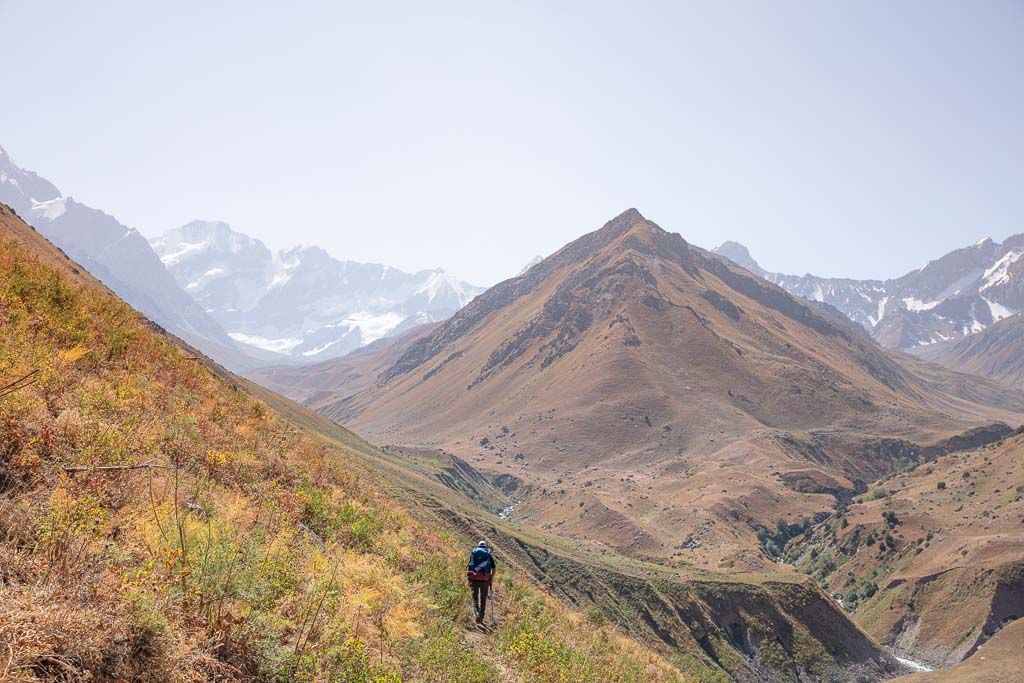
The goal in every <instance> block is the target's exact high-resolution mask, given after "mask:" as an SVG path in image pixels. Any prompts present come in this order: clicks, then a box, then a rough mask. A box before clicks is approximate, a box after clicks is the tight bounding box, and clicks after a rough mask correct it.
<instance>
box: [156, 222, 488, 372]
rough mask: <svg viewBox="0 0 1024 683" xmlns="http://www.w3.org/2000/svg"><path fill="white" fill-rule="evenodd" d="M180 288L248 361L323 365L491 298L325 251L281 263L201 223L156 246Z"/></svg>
mask: <svg viewBox="0 0 1024 683" xmlns="http://www.w3.org/2000/svg"><path fill="white" fill-rule="evenodd" d="M151 244H152V246H153V249H154V250H155V251H156V253H157V254H158V255H159V257H160V260H161V261H162V262H163V264H164V266H165V267H166V268H167V270H168V271H169V272H170V273H171V275H172V276H173V278H174V280H175V281H176V282H177V284H178V285H179V286H180V287H181V288H182V289H184V290H185V291H186V292H188V293H189V294H190V295H191V296H192V297H193V298H194V299H195V300H196V301H198V302H199V303H200V304H201V305H202V306H203V308H204V309H205V311H206V313H207V314H209V315H210V316H211V317H212V318H213V319H214V320H216V321H217V322H218V323H219V324H220V325H221V326H223V327H224V329H226V330H227V331H228V335H229V336H230V337H231V339H233V340H234V342H235V343H236V344H238V345H239V346H240V347H241V348H242V349H244V350H245V352H246V353H248V354H250V355H253V356H256V357H261V358H270V357H272V356H271V354H272V355H276V356H286V357H288V358H289V359H293V360H323V359H326V358H333V357H337V356H341V355H344V354H346V353H348V352H349V351H352V350H354V349H357V348H359V347H360V346H363V345H365V344H368V343H370V342H372V341H375V340H377V339H380V338H381V337H384V336H388V335H391V334H395V333H398V332H401V331H403V330H405V329H408V328H409V327H412V326H415V325H421V324H424V323H429V322H435V321H438V320H444V319H446V318H448V317H450V316H451V315H452V314H453V313H455V312H456V311H458V310H459V309H460V308H462V307H463V306H465V305H466V304H467V303H469V302H470V301H471V300H472V299H473V297H475V296H476V295H477V294H479V293H480V292H482V291H483V289H482V288H480V287H474V286H473V285H470V284H467V283H465V282H462V281H461V280H458V279H456V278H453V277H452V276H450V275H448V274H447V273H445V272H444V271H443V270H440V269H437V270H424V271H420V272H418V273H404V272H402V271H400V270H396V269H395V268H391V267H389V266H385V265H380V264H376V263H357V262H355V261H341V260H338V259H336V258H334V257H332V256H331V255H330V254H328V253H327V252H326V251H324V250H323V249H321V248H320V247H293V248H291V249H285V250H282V251H280V252H278V253H277V254H271V252H270V250H269V249H267V247H266V246H265V245H264V244H263V243H262V242H260V241H259V240H257V239H253V238H252V237H249V236H247V235H244V234H242V233H239V232H236V231H234V230H232V229H231V227H230V226H228V224H227V223H220V222H212V221H193V222H191V223H189V224H187V225H184V226H182V227H180V228H175V229H174V230H168V231H167V232H165V233H164V234H163V235H161V236H160V237H157V238H155V239H153V240H151Z"/></svg>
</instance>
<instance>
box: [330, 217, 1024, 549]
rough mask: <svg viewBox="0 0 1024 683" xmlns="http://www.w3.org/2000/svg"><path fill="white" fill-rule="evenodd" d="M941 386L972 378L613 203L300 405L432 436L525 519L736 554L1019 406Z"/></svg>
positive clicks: (395, 437)
mask: <svg viewBox="0 0 1024 683" xmlns="http://www.w3.org/2000/svg"><path fill="white" fill-rule="evenodd" d="M377 360H378V361H379V360H380V357H378V358H377ZM912 362H913V361H907V364H910V363H912ZM936 372H938V373H939V374H941V373H945V378H946V379H947V380H948V378H949V373H947V372H946V371H944V370H936ZM365 377H366V374H365V373H364V374H363V380H364V382H365ZM949 383H950V384H965V385H969V386H970V387H971V389H970V391H969V392H966V394H965V392H963V391H960V392H959V393H961V394H962V395H961V396H954V395H953V394H952V393H950V392H944V391H942V390H941V389H939V388H938V387H937V386H936V384H935V382H934V381H933V379H930V378H927V377H923V376H921V375H920V374H919V373H917V372H914V371H913V370H912V369H908V367H907V365H906V364H904V363H903V362H897V361H896V360H894V359H893V358H892V357H890V356H889V355H887V354H886V353H885V352H883V351H882V350H881V349H880V348H879V347H878V346H877V345H875V344H874V343H873V342H871V341H870V340H868V339H866V338H865V336H864V335H863V334H861V333H860V332H858V331H856V330H855V329H854V328H852V327H851V326H850V325H848V324H844V323H843V322H842V321H840V320H838V319H836V318H834V317H831V316H826V315H822V314H820V313H818V312H816V311H815V310H814V309H812V308H811V307H809V306H807V305H805V304H803V303H801V302H799V301H798V300H796V299H794V298H793V297H791V296H789V295H788V294H786V293H785V292H784V291H783V290H782V289H780V288H778V287H776V286H774V285H771V284H769V283H767V282H765V281H763V280H760V279H759V278H757V277H756V276H754V275H751V274H750V273H749V272H747V271H744V270H742V269H740V268H738V267H735V266H733V265H731V264H729V263H727V262H726V261H725V260H723V259H720V258H718V257H716V256H714V255H711V254H709V253H708V252H705V251H703V250H701V249H698V248H696V247H693V246H691V245H689V244H687V243H686V242H685V241H684V240H683V239H682V238H681V237H680V236H679V235H675V234H669V233H667V232H665V231H664V230H662V229H661V228H659V227H658V226H656V225H654V224H653V223H651V222H650V221H647V220H646V219H644V218H643V217H642V216H641V215H640V214H639V213H638V212H637V211H635V210H630V211H627V212H626V213H624V214H622V215H621V216H619V217H617V218H616V219H614V220H613V221H611V222H609V223H608V224H607V225H605V226H604V227H603V228H602V229H600V230H598V231H596V232H593V233H590V234H588V235H585V236H584V237H581V238H580V239H578V240H576V241H575V242H573V243H571V244H569V245H567V246H566V247H564V248H563V249H561V250H560V251H558V252H557V253H555V254H554V255H552V256H551V257H549V258H547V259H545V260H544V261H543V262H542V263H540V264H538V265H537V266H535V267H533V268H531V269H530V270H529V271H527V272H526V273H525V274H523V275H522V276H520V277H517V278H513V279H511V280H508V281H505V282H503V283H501V284H499V285H497V286H495V287H493V288H492V289H490V290H489V291H487V292H485V293H484V294H482V295H480V296H479V297H477V299H475V300H474V301H473V302H471V303H470V304H469V305H468V306H467V307H466V308H465V309H463V310H462V311H460V312H459V313H458V314H456V315H455V316H454V317H453V318H452V319H450V320H449V321H448V322H446V323H444V324H443V325H441V326H439V327H437V328H436V329H434V330H431V331H429V332H428V333H427V334H425V335H424V336H422V337H421V338H419V339H417V340H415V341H413V342H412V343H411V344H410V345H409V346H408V348H407V349H405V350H404V351H403V352H402V353H401V355H399V356H398V357H397V359H395V360H394V362H393V364H391V365H390V366H389V367H387V368H386V369H384V370H383V371H382V372H381V373H380V374H379V376H378V380H377V382H376V384H374V385H372V386H365V384H364V387H363V388H362V389H360V390H358V391H356V392H354V393H352V392H349V391H347V390H346V389H345V388H344V387H342V388H341V389H340V391H338V392H337V393H336V394H335V396H336V398H333V399H332V398H331V396H330V395H329V394H328V393H327V392H322V393H320V394H318V395H317V397H316V398H315V400H314V401H312V402H310V404H311V405H315V407H316V408H317V409H318V410H320V411H321V412H323V413H324V414H326V415H328V416H330V417H332V418H334V419H337V420H339V421H342V422H345V423H348V424H351V425H352V426H353V427H354V428H355V429H357V430H358V431H360V432H362V433H364V434H367V435H369V436H370V437H372V438H373V439H375V440H377V441H383V442H388V443H397V444H419V445H428V446H432V447H441V448H444V449H447V450H450V451H452V452H453V453H455V454H456V455H458V456H459V457H461V458H463V459H465V460H467V461H469V462H470V463H471V464H472V465H473V466H474V467H476V468H477V469H479V470H481V471H483V472H484V473H486V474H487V475H489V476H490V477H492V478H493V479H494V481H495V482H500V483H501V484H503V485H505V486H507V487H508V488H509V489H513V488H515V490H517V491H518V493H517V495H521V496H522V497H523V498H524V502H523V503H522V505H521V506H520V507H518V508H517V509H516V515H517V517H519V518H520V519H523V520H524V521H528V522H530V523H531V524H534V525H536V526H538V527H540V528H542V529H550V530H554V531H557V532H558V533H560V534H562V535H563V536H566V537H569V538H571V539H575V540H579V541H583V540H590V541H593V542H595V543H597V544H598V545H599V547H611V548H614V549H616V550H619V551H624V552H627V553H630V554H634V555H639V556H645V557H651V558H659V559H660V560H662V561H668V562H670V563H676V564H680V563H694V564H698V565H702V566H706V567H709V568H719V567H734V568H744V567H748V568H757V567H764V566H767V565H769V564H770V561H769V559H768V558H767V557H766V556H765V555H764V554H763V553H762V552H761V550H760V549H759V548H758V547H757V542H756V540H754V536H753V534H752V533H751V527H752V526H757V525H760V526H774V524H775V520H776V519H778V518H779V517H786V518H787V519H790V520H791V521H795V520H796V518H798V517H800V516H802V515H804V516H814V515H820V514H824V513H826V512H827V511H828V510H830V509H831V508H832V506H833V505H834V498H833V494H834V495H839V496H849V495H852V493H853V492H854V491H855V490H856V489H857V487H858V486H859V485H860V484H859V483H858V480H863V479H873V478H875V477H877V476H879V475H880V474H883V473H885V472H887V471H889V470H890V469H891V468H892V465H893V462H894V460H895V459H896V458H898V457H907V456H908V453H909V451H913V450H914V449H915V448H917V446H916V444H922V445H926V444H931V443H933V442H937V441H940V440H941V439H944V438H946V437H948V436H950V435H952V434H954V433H957V432H959V431H962V430H964V429H967V428H969V427H973V426H976V425H978V424H979V423H982V422H986V421H987V422H991V421H993V420H1003V421H1014V422H1015V421H1018V420H1019V419H1020V415H1021V411H1022V409H1024V399H1022V396H1021V395H1020V394H1015V393H1012V392H1005V391H1002V390H1001V389H999V388H998V387H996V386H995V385H993V384H991V383H986V382H984V381H981V380H966V379H965V380H964V381H963V382H962V383H957V382H952V381H950V382H949ZM971 394H975V395H977V396H981V397H984V398H985V399H986V401H987V402H992V403H994V402H999V403H1001V404H1002V407H1001V408H991V407H987V406H980V405H978V404H976V403H975V402H973V401H972V400H970V396H971ZM1004 429H1005V428H1004Z"/></svg>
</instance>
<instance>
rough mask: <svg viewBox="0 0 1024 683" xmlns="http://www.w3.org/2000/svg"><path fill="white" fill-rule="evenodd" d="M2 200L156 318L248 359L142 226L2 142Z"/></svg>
mask: <svg viewBox="0 0 1024 683" xmlns="http://www.w3.org/2000/svg"><path fill="white" fill-rule="evenodd" d="M0 202H3V203H4V204H7V205H8V206H10V207H11V208H13V209H14V210H15V211H16V212H17V213H18V214H19V215H21V216H22V217H24V218H25V220H26V222H28V223H29V224H30V225H32V226H33V227H34V228H35V229H36V230H38V231H39V232H40V233H41V234H42V235H43V236H45V237H46V238H47V239H49V240H50V241H51V242H53V243H54V244H55V245H57V246H58V247H60V248H61V249H63V250H64V252H65V253H67V254H68V256H70V257H71V258H73V259H74V260H76V261H77V262H78V263H80V264H81V265H82V266H84V267H85V268H87V269H88V270H89V272H90V273H92V275H93V276H95V277H96V278H98V279H99V280H101V281H102V282H103V283H104V284H106V285H107V286H108V287H110V288H111V289H112V290H114V292H116V293H117V294H118V296H120V297H121V298H122V299H124V300H125V301H127V302H128V303H129V304H131V305H132V306H133V307H134V308H136V309H137V310H139V311H142V312H143V313H144V314H145V315H146V316H147V317H149V318H150V319H151V320H153V321H154V322H156V323H158V324H159V325H161V326H163V327H164V328H166V329H167V330H169V331H170V332H172V333H173V334H176V335H178V336H179V337H181V338H183V339H184V340H186V341H187V342H189V343H190V344H192V345H194V346H196V347H197V348H199V349H201V350H202V351H204V352H206V353H209V354H211V355H213V356H215V357H217V358H218V359H219V360H221V362H224V363H225V364H227V365H230V366H234V367H241V366H244V365H245V363H244V362H243V360H242V359H241V357H240V356H239V354H238V351H237V350H236V349H235V348H234V347H235V345H234V343H233V342H232V340H231V338H230V337H228V335H227V333H226V332H225V331H224V329H223V328H221V326H220V325H219V324H218V323H217V322H216V321H214V320H213V319H212V318H211V317H210V316H208V315H207V314H206V313H205V311H203V308H202V307H201V306H199V305H198V304H196V302H195V301H194V300H193V299H192V298H191V297H189V296H188V295H187V294H185V292H183V291H182V290H181V289H180V288H179V287H178V285H177V284H176V283H175V282H174V279H173V278H171V276H170V274H169V273H168V272H167V271H166V270H165V269H164V267H163V264H161V262H160V259H159V258H158V257H157V255H156V253H155V252H154V251H153V249H152V248H151V247H150V246H149V243H148V242H147V241H146V239H145V238H144V237H143V236H142V235H141V234H140V233H139V232H138V231H137V230H135V229H134V228H129V227H127V226H125V225H123V224H121V223H119V222H118V221H117V219H115V218H114V217H113V216H110V215H108V214H106V213H103V212H102V211H99V210H97V209H93V208H91V207H89V206H86V205H85V204H81V203H79V202H76V201H75V200H74V199H72V198H71V197H67V196H64V195H63V194H61V192H60V190H58V189H57V187H56V186H55V185H54V184H53V183H51V182H50V181H48V180H46V179H45V178H42V177H40V176H39V175H37V174H36V173H33V172H32V171H27V170H25V169H23V168H20V167H19V166H18V165H17V164H15V163H14V161H13V160H12V159H11V157H10V156H9V155H8V154H7V153H6V152H5V151H4V150H3V149H2V148H0Z"/></svg>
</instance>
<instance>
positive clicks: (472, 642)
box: [466, 628, 520, 683]
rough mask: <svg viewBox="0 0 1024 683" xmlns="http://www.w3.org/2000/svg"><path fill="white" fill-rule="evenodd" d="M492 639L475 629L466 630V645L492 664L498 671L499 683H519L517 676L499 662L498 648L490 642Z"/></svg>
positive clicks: (503, 663)
mask: <svg viewBox="0 0 1024 683" xmlns="http://www.w3.org/2000/svg"><path fill="white" fill-rule="evenodd" d="M494 637H495V636H494V635H493V634H491V633H486V632H484V631H481V630H478V629H475V628H471V629H467V630H466V644H467V645H468V646H469V647H470V649H472V650H473V651H474V652H476V653H477V654H479V655H480V657H482V658H483V659H486V660H487V661H489V662H491V663H492V664H494V666H495V667H496V668H497V669H498V676H499V678H498V680H499V681H500V683H519V680H520V678H519V676H518V675H517V674H516V673H515V672H514V671H513V670H512V669H510V668H509V667H508V666H506V665H505V662H503V661H502V660H501V657H500V656H499V654H498V648H497V647H496V646H495V644H494V641H493V640H492V639H493V638H494Z"/></svg>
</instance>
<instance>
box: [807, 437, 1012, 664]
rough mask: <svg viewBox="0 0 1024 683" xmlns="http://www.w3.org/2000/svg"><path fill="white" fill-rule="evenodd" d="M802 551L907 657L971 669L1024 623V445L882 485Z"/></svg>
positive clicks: (972, 454)
mask: <svg viewBox="0 0 1024 683" xmlns="http://www.w3.org/2000/svg"><path fill="white" fill-rule="evenodd" d="M794 550H796V551H798V552H799V554H800V559H799V560H798V563H799V565H800V566H801V568H802V569H804V570H805V571H806V572H807V573H809V574H812V575H813V576H815V577H816V578H818V579H819V580H820V581H821V582H822V583H823V584H824V585H825V586H826V587H827V588H828V589H829V590H831V591H833V592H835V593H837V594H839V595H841V596H842V599H843V600H844V602H845V604H846V606H847V608H848V609H851V610H853V613H854V618H855V619H856V621H857V622H858V623H859V624H860V625H861V626H863V627H864V628H866V629H867V630H868V631H869V632H870V633H872V635H874V636H875V637H876V638H877V639H878V640H879V641H881V642H883V643H886V644H887V645H890V646H891V647H893V649H894V650H895V651H896V652H897V653H898V654H902V655H905V656H908V657H911V658H913V659H916V660H919V661H923V662H926V663H929V664H931V665H933V666H940V667H941V666H950V665H952V664H955V663H957V662H959V661H960V660H962V659H963V658H965V657H967V656H970V655H972V653H974V652H975V650H977V648H978V647H979V645H981V644H982V643H984V642H985V641H986V640H987V639H988V638H990V637H992V635H993V634H995V633H997V632H999V631H1000V629H1002V628H1003V627H1004V626H1005V625H1006V624H1008V623H1009V622H1011V621H1014V620H1016V619H1019V618H1020V617H1024V434H1021V433H1019V432H1018V433H1017V434H1015V435H1012V436H1010V437H1008V438H1006V439H1005V440H1003V441H1001V442H998V443H995V444H991V445H989V446H986V447H983V448H978V449H974V450H968V451H961V452H958V453H955V454H952V455H948V456H943V457H939V458H938V459H936V460H935V461H933V462H929V463H927V464H925V465H922V466H919V467H917V468H915V469H913V470H912V471H909V472H906V473H903V474H900V475H897V476H894V477H892V478H889V479H886V480H883V481H881V482H879V484H878V487H877V488H876V489H874V490H873V491H872V492H871V493H870V494H867V495H865V496H862V497H861V498H859V499H857V500H856V501H855V502H854V503H853V504H852V505H851V506H850V507H849V509H848V510H847V511H846V512H845V513H844V514H842V515H840V516H838V517H835V518H834V519H832V520H829V521H828V522H827V523H825V524H822V525H820V526H819V527H818V528H816V529H815V531H814V532H813V533H812V534H811V535H810V537H809V539H808V540H807V541H805V542H803V543H800V544H798V545H797V548H795V549H790V552H791V553H792V552H793V551H794ZM1018 633H1019V631H1018Z"/></svg>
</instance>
